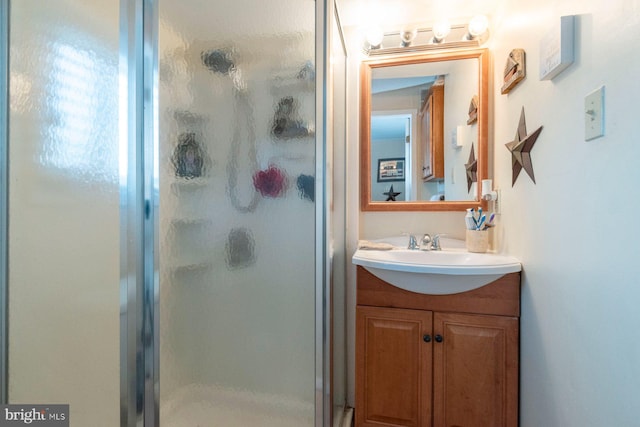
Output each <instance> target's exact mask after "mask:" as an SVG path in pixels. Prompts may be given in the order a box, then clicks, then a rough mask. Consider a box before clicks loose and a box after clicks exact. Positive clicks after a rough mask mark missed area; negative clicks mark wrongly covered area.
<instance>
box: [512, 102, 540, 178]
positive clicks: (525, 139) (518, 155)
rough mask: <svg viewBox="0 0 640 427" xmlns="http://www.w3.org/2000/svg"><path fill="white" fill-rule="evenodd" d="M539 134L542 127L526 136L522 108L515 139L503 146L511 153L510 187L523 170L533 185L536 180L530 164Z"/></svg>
mask: <svg viewBox="0 0 640 427" xmlns="http://www.w3.org/2000/svg"><path fill="white" fill-rule="evenodd" d="M540 132H542V126H540V127H539V128H538V129H536V130H535V132H533V133H532V134H529V135H527V124H526V123H525V119H524V107H522V112H521V113H520V123H518V130H517V132H516V137H515V139H514V140H513V141H511V142H508V143H506V144H505V146H506V147H507V149H508V150H509V151H510V152H511V167H512V169H513V174H512V176H513V178H512V180H511V186H512V187H513V186H514V185H515V183H516V179H518V175H520V171H521V170H522V169H523V168H524V170H525V172H526V173H527V175H529V177H531V180H532V181H533V183H534V184H535V182H536V179H535V177H534V176H533V164H532V163H531V149H532V148H533V145H534V144H535V143H536V141H537V140H538V136H540Z"/></svg>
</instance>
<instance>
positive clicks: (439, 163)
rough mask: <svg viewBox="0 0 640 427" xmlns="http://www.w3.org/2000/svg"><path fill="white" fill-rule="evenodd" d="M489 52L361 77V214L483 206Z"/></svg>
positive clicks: (394, 60)
mask: <svg viewBox="0 0 640 427" xmlns="http://www.w3.org/2000/svg"><path fill="white" fill-rule="evenodd" d="M488 64H489V52H488V50H487V49H475V50H464V51H449V52H444V53H429V54H420V55H415V54H414V55H408V56H394V57H387V58H384V59H374V60H368V61H364V62H363V63H362V66H361V70H360V97H361V98H360V206H361V209H362V210H363V211H459V210H465V209H467V208H471V207H477V206H479V205H481V206H482V205H485V204H486V202H484V201H483V200H482V198H481V188H480V187H481V186H480V185H479V183H480V182H481V181H482V180H483V179H486V178H488V176H487V175H488V115H489V107H488V85H489V82H488Z"/></svg>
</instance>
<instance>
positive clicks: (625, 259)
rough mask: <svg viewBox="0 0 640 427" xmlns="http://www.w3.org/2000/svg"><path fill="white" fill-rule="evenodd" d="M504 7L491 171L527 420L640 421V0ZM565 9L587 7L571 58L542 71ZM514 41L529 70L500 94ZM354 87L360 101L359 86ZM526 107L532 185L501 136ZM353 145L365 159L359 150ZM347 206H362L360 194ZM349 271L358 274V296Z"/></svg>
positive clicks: (445, 228)
mask: <svg viewBox="0 0 640 427" xmlns="http://www.w3.org/2000/svg"><path fill="white" fill-rule="evenodd" d="M504 3H505V4H504V9H502V10H500V11H499V14H497V16H494V17H493V18H494V23H495V22H496V21H497V22H499V24H498V25H497V26H496V27H494V28H493V29H492V36H491V46H490V47H491V49H492V51H493V57H494V64H493V69H494V71H493V76H494V82H493V88H492V92H493V99H492V102H493V104H494V114H493V121H494V129H493V142H494V147H493V153H494V157H493V164H494V168H493V174H494V179H495V184H496V186H497V187H500V188H501V189H502V215H501V216H500V218H499V224H500V226H499V229H498V230H497V231H498V237H499V239H498V243H499V250H500V251H502V252H505V253H509V254H511V255H514V256H517V257H519V258H520V259H521V260H522V263H523V266H524V271H523V280H522V293H523V294H522V318H521V425H522V426H523V427H538V426H559V427H565V426H579V427H584V426H594V427H601V426H632V425H638V417H637V411H638V408H640V397H639V393H638V391H639V387H640V386H639V384H640V363H638V360H640V342H639V340H638V326H640V311H639V310H638V309H637V307H636V305H637V302H638V301H640V289H639V287H638V285H639V282H640V281H639V280H638V274H637V273H635V274H634V271H633V270H632V268H633V266H634V265H635V264H637V258H638V249H637V247H636V245H635V242H637V241H638V240H639V239H640V231H639V229H638V227H637V226H636V221H635V220H634V219H633V216H632V215H633V212H634V211H638V209H639V208H640V202H639V201H638V199H637V198H636V196H637V194H638V191H637V183H638V182H640V171H639V170H638V167H637V166H636V162H637V159H638V158H639V156H640V144H638V141H637V139H638V138H637V137H635V136H634V135H635V134H636V133H637V129H636V122H637V108H636V107H635V106H636V105H637V100H638V98H639V95H640V85H638V83H637V75H638V73H639V72H640V60H639V59H638V56H637V55H635V52H634V49H633V48H632V47H633V46H636V45H637V40H640V2H639V1H637V0H634V1H622V0H616V1H609V2H600V1H595V0H585V1H564V2H562V3H558V2H554V1H551V0H541V1H540V2H535V3H533V2H527V1H524V0H517V1H509V2H504ZM568 14H573V15H579V17H578V20H577V29H576V35H577V41H576V61H575V63H574V64H573V65H572V66H571V67H570V68H568V69H567V70H565V71H564V72H563V73H562V74H560V75H559V76H558V77H557V78H556V79H554V80H553V81H550V82H549V81H540V80H539V79H538V62H539V61H538V55H539V41H540V39H541V37H542V35H543V34H544V32H545V30H546V29H547V28H548V27H550V26H551V25H553V24H554V23H556V22H557V21H559V19H560V18H559V17H560V16H561V15H568ZM356 39H357V37H353V40H354V44H353V46H356V45H357V42H356V41H355V40H356ZM514 48H523V49H525V51H526V53H527V74H528V75H527V77H526V79H525V80H523V81H522V82H521V84H520V85H519V86H517V87H516V88H515V89H514V90H513V91H512V92H511V93H510V94H509V95H500V87H501V86H502V71H503V67H504V61H505V60H506V58H507V55H508V53H509V51H510V50H511V49H514ZM352 52H354V53H353V54H352V57H351V60H352V67H351V72H355V73H357V70H358V68H357V62H358V60H359V58H356V57H357V54H356V53H355V52H357V50H355V49H354V50H352ZM352 75H353V76H355V74H352ZM353 78H355V77H353ZM603 84H604V85H605V86H606V100H605V108H606V113H605V116H606V124H605V126H606V135H605V136H604V137H603V138H599V139H596V140H593V141H590V142H585V141H584V134H583V132H584V131H583V128H584V112H583V106H584V96H585V95H586V94H588V93H590V92H591V91H592V90H594V89H596V88H597V87H599V86H600V85H603ZM349 95H350V97H351V103H350V105H351V106H352V108H354V109H355V108H357V105H358V104H357V91H356V90H353V89H352V90H351V91H350V94H349ZM523 106H524V108H525V112H526V121H527V129H528V130H529V131H533V130H535V129H536V128H537V127H538V126H544V129H543V131H542V134H541V135H540V138H539V139H538V142H537V143H536V145H535V147H534V148H533V150H532V161H533V167H534V171H535V176H536V181H537V183H536V184H534V183H533V182H532V181H531V180H530V179H529V177H528V176H527V175H526V174H525V173H524V172H522V173H521V176H520V177H519V178H518V180H517V182H516V183H515V185H514V187H513V188H512V187H511V157H510V154H509V152H508V151H507V149H506V148H505V147H504V144H505V143H507V142H509V141H511V140H512V139H513V137H514V135H515V131H516V128H517V125H518V119H519V116H520V110H521V108H522V107H523ZM351 122H352V123H353V122H354V121H353V120H352V121H351ZM354 126H357V122H356V123H355V124H354ZM349 138H352V139H351V141H352V142H353V143H352V144H351V145H352V146H354V145H355V146H357V128H351V130H350V132H349ZM349 154H350V155H351V156H352V157H351V158H352V159H357V151H354V150H353V149H352V150H351V151H350V152H349ZM355 163H357V162H356V161H355V160H354V164H355ZM348 186H349V188H350V189H351V191H353V192H356V191H357V180H356V179H355V178H353V177H352V180H351V181H350V182H349V183H348ZM356 194H357V193H356ZM350 209H355V210H356V211H357V209H358V206H357V202H354V203H352V205H351V206H350ZM461 217H462V215H461V214H460V213H444V214H441V213H366V214H362V213H360V214H359V215H357V216H356V215H354V214H352V215H350V218H351V220H352V221H357V223H358V226H359V234H358V236H357V237H360V238H372V237H377V236H379V235H380V234H393V233H396V232H399V231H403V230H404V231H410V229H411V228H412V227H415V228H418V227H419V228H422V229H423V230H424V231H428V232H433V231H439V232H449V233H451V234H452V235H460V234H461V233H460V227H459V221H461V220H462V219H461ZM354 234H355V233H351V234H350V238H351V239H352V241H351V242H350V245H351V246H350V247H349V249H350V253H353V249H354V245H355V243H354V241H353V240H354V239H357V237H354ZM353 276H354V275H353V271H352V272H351V275H350V280H351V282H350V292H351V294H350V295H351V301H352V303H354V301H355V299H354V298H355V297H354V295H355V291H354V286H355V283H354V277H353ZM352 307H353V306H352ZM351 332H352V330H351ZM351 357H353V353H351ZM351 384H352V386H351V391H353V382H352V383H351ZM351 397H352V398H353V395H351ZM351 402H352V403H353V400H352V401H351Z"/></svg>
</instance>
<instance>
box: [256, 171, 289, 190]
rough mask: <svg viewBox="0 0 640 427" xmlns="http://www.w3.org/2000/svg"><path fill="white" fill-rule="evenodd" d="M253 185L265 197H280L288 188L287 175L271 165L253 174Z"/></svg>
mask: <svg viewBox="0 0 640 427" xmlns="http://www.w3.org/2000/svg"><path fill="white" fill-rule="evenodd" d="M253 186H254V187H255V188H256V190H258V191H259V192H260V194H262V196H263V197H279V196H281V195H282V194H283V193H284V192H285V190H286V189H287V176H286V175H285V173H284V172H283V171H281V170H280V169H278V168H277V167H275V166H273V165H271V166H269V167H268V168H267V169H266V170H263V171H258V172H256V173H255V174H254V175H253Z"/></svg>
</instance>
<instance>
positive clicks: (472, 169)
mask: <svg viewBox="0 0 640 427" xmlns="http://www.w3.org/2000/svg"><path fill="white" fill-rule="evenodd" d="M464 168H465V169H466V170H467V191H471V185H472V184H473V183H474V182H478V161H477V160H476V154H475V152H474V150H473V145H471V152H470V153H469V162H468V163H465V165H464Z"/></svg>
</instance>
